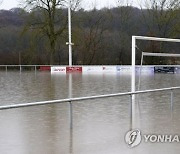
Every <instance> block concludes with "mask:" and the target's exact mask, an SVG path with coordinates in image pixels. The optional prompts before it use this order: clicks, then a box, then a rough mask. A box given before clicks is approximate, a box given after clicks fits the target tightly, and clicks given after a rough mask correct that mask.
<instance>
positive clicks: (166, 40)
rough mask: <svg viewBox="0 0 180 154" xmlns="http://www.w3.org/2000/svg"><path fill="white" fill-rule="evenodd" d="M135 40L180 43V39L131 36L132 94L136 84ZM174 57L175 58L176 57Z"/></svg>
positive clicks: (133, 99)
mask: <svg viewBox="0 0 180 154" xmlns="http://www.w3.org/2000/svg"><path fill="white" fill-rule="evenodd" d="M136 40H144V41H159V42H174V43H180V39H171V38H158V37H147V36H132V62H131V92H132V93H135V92H136V83H135V82H136ZM171 55H172V54H171ZM174 56H176V57H177V55H174ZM132 102H135V95H132Z"/></svg>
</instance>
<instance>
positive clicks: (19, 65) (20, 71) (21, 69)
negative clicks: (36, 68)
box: [19, 65, 22, 73]
mask: <svg viewBox="0 0 180 154" xmlns="http://www.w3.org/2000/svg"><path fill="white" fill-rule="evenodd" d="M19 69H20V73H21V71H22V67H21V65H19Z"/></svg>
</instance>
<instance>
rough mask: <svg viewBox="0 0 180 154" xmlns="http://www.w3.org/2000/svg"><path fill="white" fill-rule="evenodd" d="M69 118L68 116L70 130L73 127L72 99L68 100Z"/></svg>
mask: <svg viewBox="0 0 180 154" xmlns="http://www.w3.org/2000/svg"><path fill="white" fill-rule="evenodd" d="M69 114H70V115H69V118H70V130H72V129H73V104H72V101H70V102H69Z"/></svg>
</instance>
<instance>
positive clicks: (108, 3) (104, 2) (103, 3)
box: [0, 0, 138, 10]
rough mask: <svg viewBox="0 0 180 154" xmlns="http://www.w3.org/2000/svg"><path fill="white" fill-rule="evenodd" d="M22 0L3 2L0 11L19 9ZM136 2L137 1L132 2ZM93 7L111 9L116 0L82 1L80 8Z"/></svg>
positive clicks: (115, 4) (135, 4)
mask: <svg viewBox="0 0 180 154" xmlns="http://www.w3.org/2000/svg"><path fill="white" fill-rule="evenodd" d="M20 1H21V2H22V0H3V2H2V4H1V5H0V9H5V10H9V9H11V8H13V7H20V5H18V4H19V2H20ZM121 1H124V2H126V1H133V0H121ZM134 1H138V0H134ZM133 5H134V6H137V5H138V4H137V3H135V2H134V3H133ZM94 6H96V8H98V9H99V8H102V7H108V8H109V7H113V6H117V0H82V7H83V8H85V9H92V8H93V7H94Z"/></svg>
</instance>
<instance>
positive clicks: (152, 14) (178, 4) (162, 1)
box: [141, 0, 180, 37]
mask: <svg viewBox="0 0 180 154" xmlns="http://www.w3.org/2000/svg"><path fill="white" fill-rule="evenodd" d="M144 6H145V8H146V9H147V12H146V11H145V10H144ZM144 6H143V5H141V10H142V14H143V21H144V23H146V26H147V27H148V30H149V33H150V34H153V35H155V36H159V37H171V36H172V35H174V26H175V25H176V22H177V21H178V20H177V18H178V17H179V14H178V13H177V10H178V9H179V8H180V0H145V3H144ZM144 12H146V13H144Z"/></svg>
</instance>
